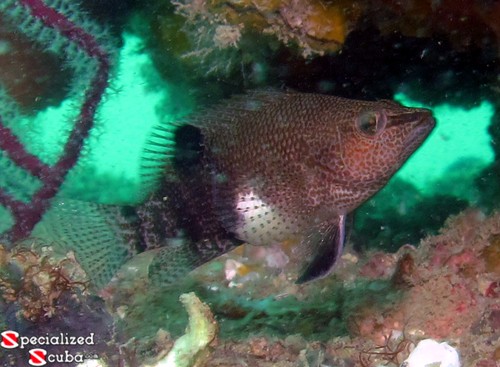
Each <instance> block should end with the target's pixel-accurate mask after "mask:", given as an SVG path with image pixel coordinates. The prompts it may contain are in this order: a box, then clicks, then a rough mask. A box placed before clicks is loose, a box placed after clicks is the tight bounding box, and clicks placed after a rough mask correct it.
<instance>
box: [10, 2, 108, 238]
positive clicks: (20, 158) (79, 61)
mask: <svg viewBox="0 0 500 367" xmlns="http://www.w3.org/2000/svg"><path fill="white" fill-rule="evenodd" d="M0 16H1V18H2V20H3V21H4V22H5V23H7V24H8V25H9V26H10V27H12V28H13V29H15V30H16V31H18V32H20V33H22V34H24V35H25V36H26V37H27V38H29V39H30V40H31V41H33V42H34V43H35V44H37V45H39V46H40V47H42V48H43V49H44V50H45V52H48V53H54V54H56V55H57V56H58V57H59V58H60V59H62V60H64V67H65V68H67V69H70V70H71V71H72V73H73V79H72V82H71V88H70V90H71V91H70V95H71V96H72V97H78V100H80V101H81V102H80V104H81V105H80V108H79V112H78V116H76V117H75V118H74V119H75V121H74V123H73V125H72V126H73V127H72V129H71V131H70V132H69V135H68V138H67V140H66V142H65V144H64V147H63V148H62V152H61V154H60V155H59V157H58V158H57V160H56V162H55V163H53V164H47V163H46V162H43V161H42V160H41V159H40V158H39V157H37V156H36V155H34V154H32V153H31V152H30V151H29V150H28V148H27V146H26V144H25V142H23V136H22V134H20V133H19V124H20V120H21V118H22V117H23V114H22V113H21V110H20V108H19V106H17V104H16V102H15V101H14V99H13V98H12V97H11V96H9V93H8V92H7V90H6V89H5V88H4V87H2V86H1V84H0V150H1V151H0V156H4V160H5V158H7V160H8V162H9V163H8V164H12V163H13V164H14V165H15V166H17V168H21V169H23V170H24V171H26V172H27V173H28V174H29V175H31V176H32V177H34V178H36V181H37V183H38V188H37V189H36V190H35V192H34V193H31V194H30V195H29V198H28V199H27V200H20V199H19V198H18V197H16V196H15V195H14V194H13V193H12V189H10V190H8V189H6V188H5V187H0V204H2V205H3V206H4V207H6V208H7V209H8V210H9V211H10V212H11V214H12V216H13V218H14V225H13V227H12V228H11V229H10V230H9V232H8V236H7V237H8V239H9V240H11V241H16V240H19V239H22V238H25V237H27V236H28V235H29V234H30V233H31V231H32V230H33V228H34V226H35V225H36V224H37V223H38V221H39V220H40V219H41V217H42V216H43V214H44V213H45V211H46V210H47V209H48V207H49V205H50V199H52V198H53V197H54V196H55V195H56V194H57V193H58V191H59V189H60V187H61V185H62V183H63V182H64V179H65V177H66V175H67V173H68V172H69V170H70V169H71V168H73V167H74V166H75V164H76V163H77V161H78V158H79V157H80V155H81V152H82V148H83V146H84V143H85V140H86V138H87V137H88V135H89V132H90V130H91V129H92V128H93V126H94V123H95V116H96V111H97V108H98V107H99V104H100V103H101V101H102V98H103V94H104V92H105V90H106V88H107V86H108V81H109V77H110V73H111V68H112V60H113V58H114V53H115V50H116V47H114V45H113V43H112V42H111V41H110V39H109V37H108V34H107V32H106V31H105V30H104V29H102V28H101V27H99V26H98V25H97V24H95V23H93V22H92V21H91V20H90V19H87V18H86V17H85V16H84V15H83V14H81V12H80V11H79V9H78V7H77V6H76V5H75V4H74V2H72V1H71V0H3V1H2V2H0ZM4 172H5V170H4ZM0 183H1V182H0Z"/></svg>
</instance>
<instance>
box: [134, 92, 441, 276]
mask: <svg viewBox="0 0 500 367" xmlns="http://www.w3.org/2000/svg"><path fill="white" fill-rule="evenodd" d="M433 127H434V119H433V118H432V114H431V112H430V111H429V110H426V109H416V108H406V107H402V106H401V105H399V104H397V103H395V102H392V101H378V102H367V101H357V100H349V99H343V98H338V97H334V96H327V95H319V94H304V93H281V92H269V91H257V92H253V93H251V94H249V95H246V96H243V97H238V98H233V100H230V101H229V102H228V103H225V104H223V105H220V106H217V107H215V108H212V109H210V110H208V111H204V112H202V113H200V114H197V115H195V116H193V117H191V118H189V119H188V120H186V121H185V122H184V125H182V126H181V127H180V128H179V130H178V135H186V136H188V137H190V138H188V139H185V140H184V141H181V140H178V141H176V154H177V156H176V158H174V164H172V168H173V169H172V170H171V174H170V175H168V177H170V179H167V180H166V182H164V183H163V185H162V186H163V188H162V189H161V190H160V191H159V192H158V193H157V194H156V195H154V196H153V197H152V198H151V199H150V201H149V202H147V203H146V204H145V205H144V206H143V207H142V209H141V210H139V213H140V217H141V221H142V223H143V226H144V225H146V227H147V228H148V230H147V231H144V233H143V238H146V239H147V241H146V242H147V247H155V246H156V245H157V244H158V243H161V242H162V238H161V237H159V236H158V229H159V230H160V232H161V231H165V229H166V228H170V233H165V232H163V234H162V236H163V238H169V237H170V238H172V237H174V236H175V234H174V233H173V231H177V232H178V231H179V229H182V236H183V237H184V238H185V239H186V241H185V243H186V245H185V247H188V248H190V250H189V252H190V253H191V255H192V258H195V260H192V259H191V260H190V261H191V262H192V263H194V264H195V265H198V264H199V263H202V262H205V261H207V260H209V259H211V258H213V257H215V256H218V255H220V254H221V253H223V252H226V251H227V250H229V249H230V248H232V247H234V246H236V245H238V244H240V243H242V242H247V243H250V244H253V245H272V244H277V243H280V242H283V241H286V240H294V241H296V242H297V243H298V247H300V248H301V253H302V254H306V259H305V268H304V271H303V274H302V276H301V277H300V278H299V282H304V281H309V280H312V279H315V278H318V277H323V276H325V275H327V274H328V273H329V272H330V270H331V269H332V267H333V265H334V263H335V261H336V260H337V259H338V257H339V255H340V253H341V251H342V247H343V242H344V240H345V221H346V220H345V218H346V215H347V214H348V213H350V212H352V211H353V210H354V209H355V208H357V207H358V206H359V205H360V204H361V203H362V202H364V201H365V200H366V199H368V198H369V197H370V196H372V195H373V194H374V193H376V192H377V191H378V190H380V189H381V188H382V187H383V186H384V185H385V184H386V183H387V181H388V180H389V178H390V177H391V176H392V175H393V174H394V173H395V172H396V171H397V170H398V168H399V167H400V166H401V165H402V164H403V163H404V162H405V161H406V159H407V158H408V157H409V156H410V155H411V154H412V153H413V152H414V151H415V149H416V148H417V147H418V146H419V145H420V144H421V143H422V141H423V140H424V139H425V138H426V137H427V135H428V134H429V132H430V131H431V130H432V128H433ZM188 132H189V133H188ZM193 141H194V142H195V143H194V144H193ZM176 159H177V160H176ZM172 177H173V178H174V179H172ZM172 181H175V184H173V183H172ZM160 200H161V203H162V204H161V205H159V204H158V203H159V202H160ZM158 210H160V211H161V212H162V213H163V215H165V213H168V215H167V217H168V218H177V220H176V221H175V223H165V222H161V221H160V222H158V220H157V219H155V218H154V217H155V216H157V213H156V212H157V211H158ZM152 213H155V214H154V215H153V214H152ZM179 218H181V220H179ZM170 220H171V219H169V221H170ZM143 228H144V227H143ZM151 229H152V230H151ZM167 232H168V231H167ZM196 259H197V260H196ZM167 262H168V261H167ZM170 266H171V265H170ZM157 267H158V268H161V265H160V264H158V265H157Z"/></svg>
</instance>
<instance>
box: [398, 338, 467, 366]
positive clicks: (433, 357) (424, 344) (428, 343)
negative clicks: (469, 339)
mask: <svg viewBox="0 0 500 367" xmlns="http://www.w3.org/2000/svg"><path fill="white" fill-rule="evenodd" d="M401 367H460V358H459V357H458V352H457V351H456V350H455V348H453V347H451V346H450V345H449V344H448V343H438V342H437V341H435V340H433V339H424V340H422V341H421V342H420V343H418V345H417V347H416V348H415V349H414V350H413V351H412V352H411V353H410V356H409V357H408V359H407V360H406V361H404V362H403V364H402V365H401Z"/></svg>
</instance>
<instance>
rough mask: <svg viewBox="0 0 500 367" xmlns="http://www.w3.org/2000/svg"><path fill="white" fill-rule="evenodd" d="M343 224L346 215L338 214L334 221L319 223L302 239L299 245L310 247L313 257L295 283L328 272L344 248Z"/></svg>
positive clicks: (323, 275) (304, 281)
mask: <svg viewBox="0 0 500 367" xmlns="http://www.w3.org/2000/svg"><path fill="white" fill-rule="evenodd" d="M345 224H346V216H345V215H339V216H338V217H337V218H336V220H335V221H334V222H330V223H325V224H322V225H320V226H319V227H318V228H317V229H315V230H314V232H312V233H311V234H310V235H308V236H307V237H306V238H305V239H304V241H303V243H302V244H301V246H306V247H307V248H308V249H311V250H312V251H313V253H314V257H313V259H312V261H311V262H310V263H309V264H308V265H307V266H306V268H305V270H304V271H303V272H302V274H301V275H300V277H299V278H298V279H297V284H302V283H306V282H309V281H311V280H314V279H319V278H324V277H325V276H327V275H328V274H330V272H331V271H332V269H333V266H334V265H335V263H336V262H337V260H338V259H339V257H340V256H341V254H342V250H343V248H344V241H345Z"/></svg>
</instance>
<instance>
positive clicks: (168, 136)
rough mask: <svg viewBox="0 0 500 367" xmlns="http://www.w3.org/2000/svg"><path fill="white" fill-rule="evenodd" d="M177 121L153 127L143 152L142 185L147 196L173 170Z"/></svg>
mask: <svg viewBox="0 0 500 367" xmlns="http://www.w3.org/2000/svg"><path fill="white" fill-rule="evenodd" d="M177 128H178V126H177V124H175V123H171V122H168V123H165V124H163V125H157V126H154V127H153V130H152V132H151V134H150V136H149V138H148V140H147V141H146V145H145V147H144V149H143V153H142V163H141V186H142V188H143V192H144V193H145V196H149V194H150V193H151V192H153V191H154V190H156V189H157V188H158V186H159V185H160V184H161V181H162V178H163V177H164V176H165V174H168V173H169V172H171V170H172V159H173V157H174V152H175V140H174V138H175V131H176V129H177Z"/></svg>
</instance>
